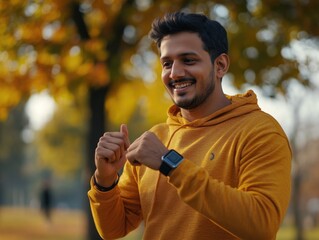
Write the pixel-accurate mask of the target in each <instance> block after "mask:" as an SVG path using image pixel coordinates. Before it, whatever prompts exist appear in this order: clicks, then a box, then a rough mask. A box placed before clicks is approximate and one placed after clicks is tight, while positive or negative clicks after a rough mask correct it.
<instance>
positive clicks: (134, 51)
mask: <svg viewBox="0 0 319 240" xmlns="http://www.w3.org/2000/svg"><path fill="white" fill-rule="evenodd" d="M318 7H319V2H318V1H316V0H307V1H286V0H268V1H261V0H247V1H244V0H242V1H230V0H215V1H200V0H197V1H196V0H192V1H191V0H184V1H182V0H176V1H174V4H172V1H169V0H163V1H155V0H154V1H151V0H144V1H143V0H126V1H124V0H119V1H114V0H113V1H112V0H107V1H105V0H104V1H103V0H93V1H92V0H90V1H89V0H78V1H75V0H74V1H71V0H68V1H54V0H43V1H37V0H29V1H23V0H9V1H1V2H0V18H1V19H0V20H1V21H0V34H1V39H2V40H1V42H0V118H1V119H5V118H6V117H7V114H8V111H9V109H11V108H13V107H14V106H16V105H17V104H18V103H19V102H20V101H21V99H24V97H28V96H29V95H30V94H32V93H34V92H38V91H41V90H43V89H49V92H50V94H51V95H52V96H54V97H55V98H56V99H58V98H64V97H72V96H73V95H74V92H75V91H76V89H77V88H78V86H79V85H82V84H84V85H85V86H86V88H85V89H86V91H87V96H88V108H89V114H88V116H89V127H88V132H89V137H88V145H89V148H88V176H91V174H92V173H93V171H94V165H93V161H92V159H93V155H94V148H95V145H96V142H97V140H98V138H99V136H100V135H101V134H102V133H103V132H104V130H105V129H106V128H108V129H110V127H111V125H106V123H113V124H114V125H115V126H118V124H119V123H121V122H129V121H130V119H144V120H145V119H146V120H145V123H147V126H150V125H152V124H153V123H155V122H158V121H162V120H163V118H165V114H163V118H162V117H161V114H159V111H163V112H164V111H165V109H166V107H167V106H168V104H169V99H168V98H167V96H166V95H165V94H164V89H163V88H161V87H159V86H158V85H159V84H160V83H159V81H155V80H156V79H159V72H160V65H159V62H158V60H157V57H156V52H157V51H156V49H155V48H154V46H153V45H152V44H151V42H150V40H149V39H148V38H147V36H146V35H147V33H148V31H149V29H150V24H151V21H152V20H153V18H154V17H156V16H161V15H162V14H163V13H165V12H168V11H174V10H178V9H181V8H184V9H185V10H186V11H194V12H204V13H206V14H208V15H209V16H210V17H212V18H215V19H217V20H219V21H220V22H221V23H222V24H223V25H224V26H225V27H226V28H227V30H228V32H229V41H230V57H231V62H232V64H231V69H230V71H231V73H230V74H229V75H228V77H229V78H231V79H232V80H233V83H234V85H235V86H237V87H240V86H242V85H243V84H251V85H259V86H261V87H262V88H263V89H264V92H265V94H266V95H268V96H272V97H273V96H275V95H276V94H277V92H283V93H285V91H286V87H287V85H289V81H290V80H291V79H297V80H298V81H299V82H300V83H302V84H304V85H308V84H309V75H308V74H309V71H313V70H315V69H314V67H311V65H310V63H305V64H299V62H298V61H297V56H296V55H297V54H298V53H296V52H294V51H292V48H291V43H292V42H293V41H294V40H302V39H311V41H315V40H313V39H315V38H314V37H315V36H318V34H319V27H318V24H319V21H318V20H319V19H318V18H319V15H318V14H317V11H316V10H317V9H318ZM305 16H307V17H305ZM305 69H306V70H308V71H305ZM106 96H107V97H106ZM105 100H106V102H105ZM158 102H163V104H162V105H160V106H159V105H158ZM105 107H106V110H107V111H106V112H105V113H108V115H107V116H105V115H104V111H103V109H104V108H105ZM159 108H160V109H159ZM119 109H120V110H119ZM79 120H80V118H79ZM133 126H134V127H136V126H138V125H136V124H135V125H132V127H133ZM142 130H143V129H140V131H142ZM131 137H132V136H131ZM90 226H91V227H90V231H89V234H91V232H92V231H91V230H92V229H93V228H94V227H92V223H91V225H90ZM89 239H96V236H94V235H90V236H89Z"/></svg>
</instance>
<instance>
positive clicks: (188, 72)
mask: <svg viewBox="0 0 319 240" xmlns="http://www.w3.org/2000/svg"><path fill="white" fill-rule="evenodd" d="M150 37H151V38H152V39H153V40H154V41H155V42H156V44H157V46H158V49H159V55H160V62H161V64H162V81H163V83H164V85H165V87H166V90H167V92H168V94H169V95H170V96H171V98H172V100H173V102H174V105H173V106H171V107H170V108H169V110H168V118H167V121H166V123H162V124H158V125H156V126H154V127H153V128H151V129H150V130H149V131H147V132H145V133H143V134H142V135H141V136H140V137H139V138H137V139H136V140H135V141H134V142H133V143H132V144H130V142H129V133H128V129H127V127H126V125H124V124H123V125H121V128H120V131H118V132H106V133H105V134H104V135H103V136H102V137H101V138H100V140H99V142H98V145H97V148H96V152H95V165H96V171H95V173H94V176H93V177H92V179H91V189H90V191H89V192H88V195H89V199H90V204H91V210H92V213H93V218H94V221H95V225H96V227H97V230H98V232H99V233H100V235H101V237H102V238H103V239H113V238H120V237H123V236H125V235H126V234H128V233H129V232H130V231H132V230H133V229H135V228H137V227H138V226H139V224H140V223H141V221H144V235H143V239H146V240H154V239H155V240H156V239H161V240H170V239H174V240H187V239H191V240H205V239H209V240H212V239H218V240H225V239H246V240H247V239H254V240H262V239H267V240H271V239H275V238H276V233H277V231H278V229H279V226H280V224H281V222H282V220H283V218H284V216H285V213H286V210H287V207H288V202H289V198H290V170H291V157H292V156H291V150H290V147H289V143H288V139H287V137H286V135H285V133H284V131H283V130H282V128H281V127H280V125H279V124H278V122H277V121H276V120H275V119H274V118H273V117H271V116H270V115H268V114H266V113H265V112H263V111H261V109H260V108H259V106H258V105H257V97H256V95H255V93H254V92H253V91H251V90H249V91H248V92H246V93H245V94H238V95H235V96H228V95H225V94H224V92H223V89H222V78H223V77H224V75H225V74H226V73H227V71H228V67H229V64H230V63H229V57H228V43H227V34H226V31H225V29H224V28H223V27H222V26H221V24H219V23H218V22H216V21H214V20H210V19H208V18H207V17H206V16H204V15H201V14H191V13H190V14H188V13H183V12H176V13H171V14H166V15H165V16H164V17H163V18H161V19H156V20H155V21H154V22H153V24H152V30H151V32H150ZM159 104H160V103H159ZM120 110H121V109H118V111H120ZM101 111H103V109H101ZM127 160H128V161H127ZM123 166H124V171H123V174H122V175H121V177H119V175H118V172H119V171H120V170H121V168H122V167H123Z"/></svg>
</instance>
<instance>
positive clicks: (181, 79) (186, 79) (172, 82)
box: [169, 77, 196, 86]
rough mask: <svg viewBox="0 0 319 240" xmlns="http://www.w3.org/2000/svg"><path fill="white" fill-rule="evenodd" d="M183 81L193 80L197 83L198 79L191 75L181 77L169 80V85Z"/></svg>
mask: <svg viewBox="0 0 319 240" xmlns="http://www.w3.org/2000/svg"><path fill="white" fill-rule="evenodd" d="M181 82H191V83H195V82H196V79H195V78H191V77H185V78H180V79H178V80H170V81H169V85H170V86H173V85H174V84H176V83H181Z"/></svg>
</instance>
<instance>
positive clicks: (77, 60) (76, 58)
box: [62, 52, 83, 72]
mask: <svg viewBox="0 0 319 240" xmlns="http://www.w3.org/2000/svg"><path fill="white" fill-rule="evenodd" d="M82 62H83V58H82V55H81V53H80V52H79V53H75V54H67V55H65V56H64V57H63V60H62V65H63V67H64V68H65V70H66V71H68V72H74V71H76V70H77V68H79V67H80V65H81V63H82Z"/></svg>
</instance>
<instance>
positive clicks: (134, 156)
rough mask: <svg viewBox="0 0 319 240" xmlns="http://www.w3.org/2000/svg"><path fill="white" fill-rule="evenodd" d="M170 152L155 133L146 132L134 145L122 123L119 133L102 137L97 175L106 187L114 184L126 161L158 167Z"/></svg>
mask: <svg viewBox="0 0 319 240" xmlns="http://www.w3.org/2000/svg"><path fill="white" fill-rule="evenodd" d="M167 151H168V149H167V148H166V147H165V145H164V144H163V143H162V142H161V141H160V140H159V139H158V138H157V136H156V135H155V134H154V133H152V132H148V131H146V132H144V133H143V134H142V135H141V136H140V137H139V138H137V139H136V140H135V141H134V142H133V143H132V144H130V141H129V134H128V129H127V126H126V125H125V124H122V125H121V127H120V131H119V132H107V133H105V134H104V135H103V136H102V137H101V138H100V140H99V142H98V144H97V148H96V150H95V166H96V171H95V177H96V179H97V182H98V183H99V184H101V185H103V184H104V185H103V186H106V187H107V185H111V184H112V183H113V182H114V179H115V178H116V174H117V172H118V171H119V170H120V169H121V168H122V167H123V166H124V164H125V162H126V160H128V161H129V162H130V163H131V164H132V165H134V166H137V165H145V166H147V167H149V168H151V169H154V170H158V169H159V168H160V165H161V163H162V160H161V157H162V156H163V155H164V154H165V153H166V152H167Z"/></svg>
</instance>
